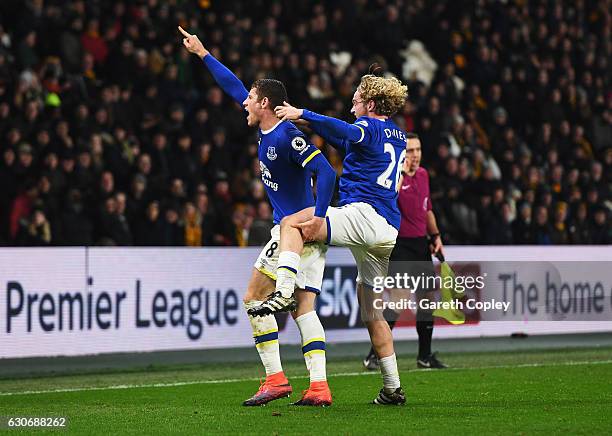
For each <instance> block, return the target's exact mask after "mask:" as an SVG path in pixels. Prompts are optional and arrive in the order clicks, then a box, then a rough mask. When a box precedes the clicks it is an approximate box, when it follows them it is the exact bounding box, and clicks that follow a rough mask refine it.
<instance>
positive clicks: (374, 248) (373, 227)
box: [276, 69, 408, 405]
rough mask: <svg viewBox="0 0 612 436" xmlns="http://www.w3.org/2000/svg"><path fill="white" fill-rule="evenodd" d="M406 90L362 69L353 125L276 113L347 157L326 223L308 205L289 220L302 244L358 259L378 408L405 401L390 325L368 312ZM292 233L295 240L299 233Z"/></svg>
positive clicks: (381, 257)
mask: <svg viewBox="0 0 612 436" xmlns="http://www.w3.org/2000/svg"><path fill="white" fill-rule="evenodd" d="M371 71H372V69H371ZM407 95H408V89H407V87H406V86H404V85H403V84H402V83H401V82H400V81H399V80H398V79H396V78H393V77H390V78H386V77H379V76H377V75H374V74H367V75H365V76H363V77H362V78H361V82H360V83H359V86H358V87H357V90H356V91H355V94H354V95H353V106H352V108H351V113H352V114H353V115H355V117H356V118H357V120H356V121H355V123H354V124H349V123H346V122H344V121H340V120H337V119H335V118H331V117H326V116H323V115H319V114H317V113H315V112H311V111H308V110H306V109H297V108H295V107H293V106H291V105H289V104H288V103H284V104H283V106H279V107H277V108H276V114H277V115H278V116H279V117H281V118H282V119H284V120H297V119H303V120H306V121H308V122H309V123H310V127H311V128H312V129H313V130H314V131H315V132H316V133H317V134H319V135H321V136H322V137H323V138H324V139H325V140H326V141H328V142H329V143H330V144H331V145H333V146H334V147H336V148H338V149H339V150H340V151H341V152H343V153H344V154H345V158H344V162H343V171H342V176H341V177H340V202H339V205H340V207H338V208H336V207H330V208H329V210H328V211H327V216H326V219H325V220H323V219H321V218H319V217H317V216H313V215H312V208H310V210H305V211H302V212H300V213H299V214H296V215H295V218H296V219H297V218H301V219H302V220H303V221H304V222H302V223H295V224H294V226H295V227H297V229H299V230H300V231H301V232H302V235H303V238H304V240H305V241H309V240H315V241H327V243H329V244H331V245H338V246H342V247H348V248H350V250H351V252H352V254H353V257H354V258H355V262H356V264H357V292H358V297H359V304H360V306H361V315H362V319H363V321H364V323H365V324H366V326H367V328H368V332H369V333H370V339H371V341H372V345H373V346H374V350H375V351H376V355H377V356H378V361H379V364H380V369H381V373H382V378H383V388H382V389H381V390H380V392H379V393H378V396H377V397H376V398H375V399H374V401H373V402H374V404H384V405H387V404H397V405H402V404H404V403H405V402H406V397H405V395H404V391H403V390H402V388H401V386H400V378H399V372H398V369H397V361H396V358H395V351H394V348H393V336H392V334H391V329H390V328H389V325H388V324H387V321H385V319H384V317H383V315H382V313H378V312H377V311H376V310H374V307H373V305H374V304H373V301H374V299H375V298H376V296H377V294H375V293H374V292H373V287H374V284H375V282H374V280H375V279H376V277H384V276H386V275H387V269H388V266H389V256H390V254H391V251H392V250H393V247H394V246H395V239H396V238H397V234H398V229H399V227H400V212H399V209H398V206H397V189H396V187H397V184H398V180H399V178H400V172H401V170H402V164H403V161H404V158H405V155H406V149H405V147H406V133H405V132H403V131H402V130H401V129H400V128H399V127H398V126H397V125H396V124H395V123H394V122H393V120H392V119H391V118H390V117H391V116H392V115H393V114H395V113H396V112H397V111H398V110H399V109H400V108H402V107H403V105H404V103H405V101H406V97H407ZM297 229H296V230H297ZM287 234H289V232H287ZM292 237H296V238H299V237H300V235H299V232H298V233H297V236H296V235H295V234H294V235H292Z"/></svg>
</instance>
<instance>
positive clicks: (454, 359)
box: [0, 348, 612, 435]
mask: <svg viewBox="0 0 612 436" xmlns="http://www.w3.org/2000/svg"><path fill="white" fill-rule="evenodd" d="M444 360H445V361H446V362H447V363H448V364H450V365H452V367H453V368H452V369H449V370H442V371H432V370H429V371H422V370H421V371H418V370H414V359H413V358H412V357H402V358H400V359H399V364H400V372H401V378H402V385H403V387H404V389H405V391H406V393H407V395H408V402H407V404H406V406H404V407H398V406H393V407H381V406H374V405H371V404H369V403H370V402H371V400H372V399H373V398H374V396H375V395H376V393H377V391H378V390H379V389H380V386H381V379H380V376H379V375H378V374H372V373H367V372H364V371H362V369H361V366H360V362H359V361H358V360H352V359H351V360H348V359H345V360H343V361H333V360H332V361H331V362H329V363H328V372H329V383H330V386H331V388H332V392H333V396H334V404H333V405H332V406H331V407H329V408H298V407H295V406H290V405H289V403H290V401H296V400H298V399H299V398H300V391H301V390H302V389H305V388H306V387H307V385H308V379H307V378H306V377H305V374H306V370H305V367H304V364H303V362H287V363H286V364H285V372H286V373H287V374H288V375H289V376H290V381H291V383H292V385H293V388H294V393H293V395H292V397H291V398H290V399H283V400H278V401H275V402H272V403H270V404H268V405H267V406H265V407H257V408H246V407H243V406H241V402H242V401H243V400H244V399H246V398H248V397H249V396H251V395H252V394H253V393H254V392H255V391H256V390H257V388H258V386H259V383H258V381H257V379H256V377H255V376H257V375H260V374H261V373H262V370H261V368H260V366H259V365H255V364H253V363H248V364H246V363H245V364H232V365H225V364H224V365H220V364H217V365H197V366H196V365H190V366H181V367H155V368H150V369H149V370H147V371H131V372H129V371H128V372H126V371H123V372H111V373H104V374H82V375H68V376H56V377H44V378H25V379H2V380H0V416H4V417H7V416H30V417H34V416H66V417H68V428H67V430H68V433H77V434H250V435H276V434H278V435H286V434H314V435H318V434H334V435H361V434H368V435H372V434H383V435H388V434H391V435H395V434H402V435H405V434H421V435H422V434H445V435H453V434H474V433H481V434H512V435H520V434H527V435H529V434H550V433H553V434H559V433H566V434H589V435H593V434H612V348H597V349H580V350H576V349H574V350H556V351H530V352H521V353H517V352H512V353H507V352H505V353H470V354H447V355H445V356H444ZM0 376H1V375H0ZM222 380H225V381H222ZM82 388H87V390H82ZM25 391H29V392H31V393H24V392H25ZM49 391H55V392H49ZM12 393H17V394H12ZM22 430H23V429H22ZM45 431H46V432H49V433H57V430H41V429H30V430H27V432H30V433H32V434H40V433H41V432H45ZM15 432H16V433H17V432H21V431H15Z"/></svg>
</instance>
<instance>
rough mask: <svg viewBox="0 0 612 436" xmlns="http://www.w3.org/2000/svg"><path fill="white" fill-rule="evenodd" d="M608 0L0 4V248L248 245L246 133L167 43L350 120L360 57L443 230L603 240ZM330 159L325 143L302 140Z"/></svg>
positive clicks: (479, 237) (611, 114)
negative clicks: (196, 44)
mask: <svg viewBox="0 0 612 436" xmlns="http://www.w3.org/2000/svg"><path fill="white" fill-rule="evenodd" d="M608 6H609V2H608V1H606V0H589V1H587V0H576V1H572V2H565V1H562V0H548V1H544V0H540V1H538V0H535V1H527V0H506V1H494V0H471V1H461V0H449V1H435V2H434V1H426V0H414V1H408V0H395V1H392V0H389V1H384V0H354V1H349V0H338V1H331V0H330V1H311V0H300V1H297V0H283V1H265V0H252V1H248V2H238V1H217V0H199V1H195V0H193V1H187V0H173V1H161V0H146V1H123V2H122V1H113V2H106V1H102V0H98V1H95V0H94V1H87V2H85V1H82V0H81V1H68V0H66V1H64V0H61V1H60V0H56V1H53V0H27V1H21V0H5V1H3V2H1V3H0V20H1V21H0V148H1V153H2V157H1V160H0V187H1V189H0V244H1V245H24V246H33V245H145V246H152V245H153V246H157V245H188V246H211V245H216V246H224V245H225V246H227V245H230V246H231V245H239V246H245V245H259V244H261V243H263V242H265V241H266V240H267V239H268V238H269V229H270V228H271V226H272V221H271V209H270V205H269V203H268V201H267V199H266V195H265V191H264V187H263V184H262V183H261V180H260V174H259V165H258V162H257V132H256V131H255V130H254V129H250V128H248V127H247V125H246V118H245V115H244V112H243V111H242V110H241V108H240V107H239V106H238V105H236V104H235V103H233V102H231V101H230V99H228V98H227V97H226V96H224V95H223V93H222V91H221V90H220V89H219V88H218V87H216V86H215V85H214V81H213V79H212V78H211V76H210V74H209V73H208V71H207V70H206V69H205V67H204V66H203V65H202V64H201V62H199V61H198V59H197V58H196V57H195V56H190V55H189V54H188V53H187V52H186V50H185V49H184V48H183V47H182V44H181V36H180V35H179V34H178V32H177V30H176V29H177V24H181V25H182V26H183V27H184V28H185V29H187V30H188V31H190V32H191V33H196V34H198V35H199V36H200V39H201V40H202V41H203V42H204V44H205V45H206V46H207V48H209V49H210V51H211V53H213V54H214V55H215V56H216V57H217V58H219V59H220V60H221V61H222V62H224V63H225V64H226V65H228V67H230V68H231V69H232V70H233V71H235V72H236V74H237V75H238V76H239V77H240V78H241V79H242V80H243V81H244V82H245V85H246V86H247V88H248V87H249V85H250V83H252V81H253V80H254V79H256V78H259V77H272V78H277V79H280V80H282V81H283V82H284V83H285V84H286V86H287V90H288V95H289V98H290V101H291V102H292V104H294V105H296V106H298V107H307V108H309V109H313V110H316V111H320V112H323V113H325V114H328V115H332V116H336V117H340V118H342V119H344V120H346V121H351V120H353V117H352V116H351V114H350V113H349V112H348V110H349V109H350V100H351V97H352V93H353V91H354V89H355V85H356V84H357V83H358V80H359V78H360V76H361V75H362V74H364V73H365V72H367V69H368V65H369V64H370V63H371V62H373V61H378V62H380V63H382V64H383V66H384V67H385V70H386V71H388V73H389V74H395V75H397V76H398V77H401V78H402V80H404V81H405V82H406V83H407V84H408V87H409V93H410V97H409V101H408V102H407V103H406V105H405V108H404V110H403V111H402V113H401V114H398V116H397V121H398V123H399V125H400V126H402V127H403V128H404V129H405V130H406V131H410V132H415V133H417V134H418V135H419V136H420V138H421V140H422V144H423V152H424V158H423V165H424V166H425V167H426V168H427V169H428V170H429V173H430V177H431V195H432V200H433V205H434V210H435V212H436V215H437V217H438V220H439V226H440V228H441V230H442V233H443V239H444V241H445V243H447V244H610V243H612V233H611V232H612V230H611V224H610V221H611V220H610V217H611V210H612V202H611V201H612V200H611V196H610V195H611V194H610V193H611V189H610V187H611V184H612V88H611V86H610V85H611V83H610V81H611V77H612V74H611V72H612V65H611V64H610V59H612V37H611V28H612V17H611V14H610V10H609V8H608ZM311 138H312V140H313V141H314V143H315V144H316V145H317V146H318V147H321V148H322V149H323V151H324V152H325V154H326V155H327V157H328V158H329V160H330V162H331V163H332V165H334V167H335V168H336V169H337V171H338V174H340V173H341V168H342V165H341V164H342V156H340V155H339V154H338V152H336V151H335V150H334V149H333V148H332V147H331V146H329V145H328V144H325V143H324V141H323V140H322V139H321V138H319V137H316V136H314V135H312V136H311Z"/></svg>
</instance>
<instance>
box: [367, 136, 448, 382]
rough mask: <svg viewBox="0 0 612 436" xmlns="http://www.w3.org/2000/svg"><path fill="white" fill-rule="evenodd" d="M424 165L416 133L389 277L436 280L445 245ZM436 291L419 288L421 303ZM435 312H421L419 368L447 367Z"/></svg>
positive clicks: (373, 364) (370, 359) (389, 316)
mask: <svg viewBox="0 0 612 436" xmlns="http://www.w3.org/2000/svg"><path fill="white" fill-rule="evenodd" d="M420 164H421V141H420V139H419V137H418V136H417V135H415V134H413V133H409V134H408V140H407V142H406V159H405V161H404V167H403V170H402V178H401V180H400V183H399V184H398V192H399V195H398V206H399V209H400V212H401V215H402V221H401V225H400V230H399V233H398V237H397V241H396V242H395V248H394V249H393V252H392V253H391V258H390V262H389V276H394V275H395V274H396V273H400V274H404V273H407V274H409V275H410V276H421V275H423V276H424V277H435V272H434V267H433V262H432V260H431V256H432V254H436V253H438V252H439V253H442V254H443V252H442V250H443V245H442V239H441V238H440V231H439V230H438V225H437V223H436V217H435V215H434V213H433V211H432V206H431V198H430V195H429V174H428V173H427V170H426V169H425V168H422V167H421V166H420ZM433 291H435V289H431V290H430V289H428V288H427V287H426V286H425V287H421V288H420V289H416V294H417V300H421V299H429V298H431V297H432V294H433ZM432 312H433V310H429V309H426V310H423V309H421V308H418V309H417V316H416V319H417V321H416V329H417V334H418V336H419V354H418V356H417V366H418V367H419V368H446V367H447V366H446V365H445V364H443V363H442V362H440V361H439V360H438V359H437V358H436V355H435V353H432V352H431V337H432V334H433V327H434V321H433V314H432ZM384 315H385V319H386V320H387V322H388V323H389V326H390V327H391V328H393V326H394V325H395V321H396V320H397V317H398V316H399V314H398V313H396V312H395V311H392V310H385V311H384ZM363 364H364V366H365V367H366V368H367V369H371V370H374V369H378V359H377V357H376V354H375V352H374V348H371V349H370V353H369V354H368V356H367V357H366V358H365V359H364V360H363Z"/></svg>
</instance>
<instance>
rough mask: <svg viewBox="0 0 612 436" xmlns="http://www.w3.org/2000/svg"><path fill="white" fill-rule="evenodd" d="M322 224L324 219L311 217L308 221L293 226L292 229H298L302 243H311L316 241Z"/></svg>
mask: <svg viewBox="0 0 612 436" xmlns="http://www.w3.org/2000/svg"><path fill="white" fill-rule="evenodd" d="M324 222H325V219H324V218H321V217H320V216H313V217H312V218H311V219H309V220H308V221H305V222H303V223H299V224H295V225H294V226H293V227H295V228H297V229H300V231H301V232H302V238H303V239H304V242H311V241H314V240H316V239H317V235H318V234H319V231H320V230H321V228H322V227H323V224H324Z"/></svg>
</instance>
